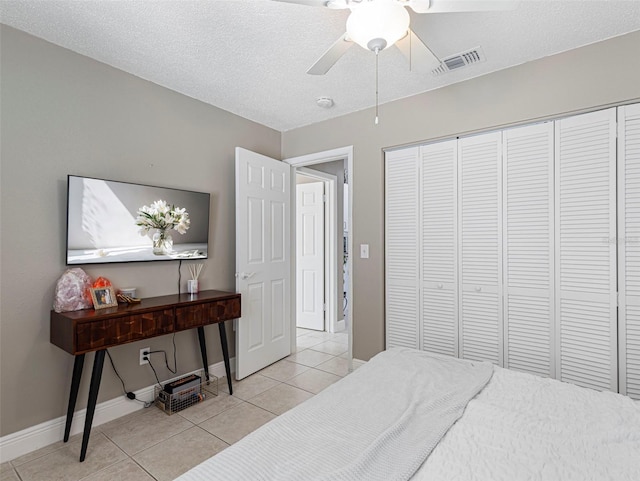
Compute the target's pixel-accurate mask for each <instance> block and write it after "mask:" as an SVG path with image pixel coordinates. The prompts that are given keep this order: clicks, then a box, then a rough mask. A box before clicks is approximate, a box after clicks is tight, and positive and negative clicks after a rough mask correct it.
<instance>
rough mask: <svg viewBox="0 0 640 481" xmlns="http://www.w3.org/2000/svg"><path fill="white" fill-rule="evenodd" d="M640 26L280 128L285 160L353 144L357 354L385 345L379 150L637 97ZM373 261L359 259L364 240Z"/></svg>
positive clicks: (373, 351)
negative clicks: (319, 120)
mask: <svg viewBox="0 0 640 481" xmlns="http://www.w3.org/2000/svg"><path fill="white" fill-rule="evenodd" d="M638 45H640V32H634V33H631V34H628V35H625V36H622V37H617V38H614V39H611V40H607V41H605V42H600V43H597V44H593V45H590V46H587V47H583V48H580V49H576V50H572V51H569V52H565V53H562V54H559V55H555V56H552V57H547V58H544V59H541V60H538V61H535V62H531V63H527V64H524V65H520V66H517V67H514V68H510V69H506V70H502V71H500V72H496V73H494V74H490V75H486V76H483V77H478V78H476V79H472V80H469V81H467V82H463V83H459V84H457V85H453V86H451V87H447V88H442V89H439V90H435V91H432V92H428V93H425V94H421V95H417V96H414V97H411V98H407V99H403V100H399V101H396V102H391V103H389V104H385V105H382V106H381V107H380V124H379V125H378V126H375V125H374V123H373V119H374V113H373V110H372V109H369V110H365V111H361V112H357V113H354V114H351V115H346V116H344V117H341V118H338V119H334V120H329V121H325V122H322V123H319V124H315V125H311V126H308V127H303V128H300V129H295V130H292V131H289V132H284V133H283V136H282V145H283V152H282V154H283V157H284V158H289V157H295V156H299V155H304V154H309V153H313V152H319V151H324V150H329V149H333V148H337V147H343V146H347V145H353V147H354V166H353V172H349V183H350V189H352V191H353V199H354V201H353V242H354V250H355V251H356V253H355V254H356V255H354V256H353V266H354V267H353V271H354V272H353V276H354V277H353V285H354V295H353V301H352V303H351V306H353V331H354V336H353V343H354V356H355V357H356V358H358V359H364V360H367V359H369V358H370V357H371V356H373V355H375V354H376V353H378V352H379V351H381V350H382V349H383V348H384V243H383V241H384V189H383V187H384V177H383V172H384V164H383V157H384V156H383V149H384V148H388V147H393V146H399V145H404V144H411V143H417V142H424V141H428V140H432V139H438V138H446V137H453V136H456V135H458V134H464V133H469V132H474V131H479V130H488V129H494V128H498V127H501V126H504V125H511V124H516V123H523V122H528V121H531V120H534V119H542V118H545V117H554V116H560V115H563V114H566V113H571V112H577V111H582V110H586V109H594V108H597V107H600V106H606V105H609V104H615V103H624V102H630V101H637V100H638V99H640V61H639V60H638ZM365 243H366V244H369V246H370V258H369V259H360V258H359V256H358V255H357V253H358V251H359V248H358V245H359V244H365Z"/></svg>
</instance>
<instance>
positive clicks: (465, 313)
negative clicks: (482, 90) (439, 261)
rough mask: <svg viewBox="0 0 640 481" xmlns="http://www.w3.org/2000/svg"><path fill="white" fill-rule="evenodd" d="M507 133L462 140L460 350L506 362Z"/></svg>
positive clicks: (465, 355) (465, 354) (463, 353)
mask: <svg viewBox="0 0 640 481" xmlns="http://www.w3.org/2000/svg"><path fill="white" fill-rule="evenodd" d="M501 135H502V134H501V133H500V132H492V133H489V134H483V135H478V136H475V137H468V138H464V139H460V140H459V141H458V199H459V200H458V201H459V203H460V206H459V209H458V211H459V214H460V215H459V218H458V232H459V239H460V240H459V243H458V249H459V253H458V255H459V259H460V273H461V274H460V275H461V279H460V282H459V284H460V286H461V288H460V308H459V317H460V321H459V325H460V328H459V329H460V336H459V337H460V340H459V351H460V352H459V355H460V357H462V358H465V359H474V360H488V361H491V362H493V363H495V364H499V365H503V345H502V342H503V334H502V332H503V326H502V304H501V302H500V299H501V295H500V292H501V289H502V282H501V281H502V216H501V206H502V180H501V171H502V166H501V162H500V158H501Z"/></svg>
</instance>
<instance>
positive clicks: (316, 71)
mask: <svg viewBox="0 0 640 481" xmlns="http://www.w3.org/2000/svg"><path fill="white" fill-rule="evenodd" d="M352 45H353V42H352V41H351V40H349V39H348V38H347V34H346V33H345V34H343V35H341V36H340V38H339V39H338V40H336V42H335V43H334V44H333V45H332V46H331V47H329V50H327V51H326V52H325V53H324V54H323V55H322V57H320V58H319V59H318V61H317V62H316V63H314V64H313V65H312V66H311V67H310V68H309V70H307V73H308V74H311V75H324V74H326V73H327V72H328V71H329V69H330V68H331V67H333V65H334V64H335V63H336V62H337V61H338V59H339V58H340V57H342V56H343V55H344V53H345V52H346V51H347V50H349V48H350V47H351V46H352Z"/></svg>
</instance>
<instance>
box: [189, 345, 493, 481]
mask: <svg viewBox="0 0 640 481" xmlns="http://www.w3.org/2000/svg"><path fill="white" fill-rule="evenodd" d="M492 372H493V367H492V366H491V365H490V364H488V363H471V362H468V361H461V360H458V359H454V358H447V357H443V356H435V355H431V354H428V353H425V352H420V351H415V350H410V349H401V348H398V349H392V350H389V351H385V352H383V353H380V354H378V355H377V356H375V357H374V358H373V359H371V360H370V361H369V362H368V363H367V364H365V365H364V366H362V367H361V368H359V369H358V370H357V371H355V372H353V373H352V374H350V375H349V376H347V378H346V379H343V380H341V381H339V382H337V383H336V384H334V385H332V386H329V387H328V388H327V389H325V390H324V391H323V392H322V393H320V394H318V395H317V396H315V397H314V398H312V399H310V400H309V401H307V402H305V403H303V404H301V405H299V406H297V407H296V408H294V409H292V410H291V411H289V412H287V413H285V414H283V415H282V416H280V417H278V418H277V419H275V420H273V421H271V422H270V423H268V424H266V425H265V426H263V427H262V428H260V429H259V430H257V431H254V432H253V433H251V434H250V435H248V436H247V437H245V438H244V439H242V440H241V441H240V442H238V443H236V444H235V445H233V446H230V447H229V448H227V449H225V450H224V451H222V452H221V453H219V454H218V455H216V456H214V457H212V458H210V459H209V460H207V461H205V462H204V463H202V464H200V465H199V466H196V467H195V468H193V469H192V470H191V471H189V472H187V473H185V474H184V475H183V476H181V477H180V478H178V479H179V480H181V481H204V480H225V481H231V480H247V481H249V480H250V481H259V480H296V481H297V480H344V481H356V480H363V481H364V480H366V481H375V480H381V481H391V480H406V479H409V478H410V477H411V476H412V475H413V474H414V473H415V472H416V470H417V469H418V468H419V467H420V465H421V464H422V463H423V462H424V460H425V459H426V457H427V456H428V455H429V453H430V452H431V450H432V449H433V448H434V447H435V446H436V444H437V443H438V442H439V441H440V439H441V438H442V436H443V435H444V434H445V433H446V432H447V430H449V428H450V427H451V425H452V424H453V423H454V422H455V421H456V420H457V419H458V418H459V417H460V416H461V415H462V413H463V411H464V408H465V406H466V405H467V403H468V402H469V400H470V399H471V398H473V397H474V396H475V395H476V394H477V393H478V392H479V391H480V390H481V389H482V388H483V387H484V386H485V385H486V383H487V382H488V380H489V379H490V378H491V375H492Z"/></svg>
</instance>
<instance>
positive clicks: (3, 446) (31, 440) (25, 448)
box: [0, 358, 236, 463]
mask: <svg viewBox="0 0 640 481" xmlns="http://www.w3.org/2000/svg"><path fill="white" fill-rule="evenodd" d="M230 364H231V372H235V365H236V363H235V358H231V359H230ZM193 372H194V373H196V372H198V371H197V370H196V371H193ZM209 372H210V373H211V374H213V375H214V376H216V377H218V378H220V377H224V376H226V373H225V370H224V362H222V361H220V362H218V363H216V364H212V365H210V366H209ZM188 374H191V373H185V374H181V375H180V376H178V377H183V376H185V375H188ZM167 381H171V379H168V380H167ZM154 386H155V385H152V386H148V387H145V388H142V389H140V390H138V391H135V395H136V399H138V400H140V401H144V402H152V401H153V396H154ZM143 408H144V405H143V404H142V403H141V402H138V401H134V400H131V399H127V398H126V397H125V396H120V397H117V398H115V399H111V400H109V401H105V402H102V403H100V404H98V405H96V410H95V413H94V416H93V426H99V425H101V424H104V423H107V422H109V421H113V420H114V419H118V418H119V417H122V416H125V415H127V414H130V413H132V412H135V411H139V410H140V409H143ZM86 414H87V410H86V408H85V409H81V410H80V411H76V412H75V413H74V415H73V421H72V423H71V433H70V435H71V436H73V435H74V434H78V433H81V432H82V431H83V430H84V420H85V417H86ZM65 421H66V416H61V417H59V418H56V419H52V420H51V421H45V422H44V423H41V424H38V425H36V426H32V427H30V428H27V429H23V430H22V431H18V432H16V433H13V434H8V435H7V436H2V438H0V462H2V463H5V462H7V461H11V460H12V459H15V458H17V457H19V456H23V455H25V454H28V453H30V452H32V451H35V450H36V449H40V448H43V447H45V446H48V445H49V444H53V443H55V442H57V441H62V438H63V437H64V425H65Z"/></svg>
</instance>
